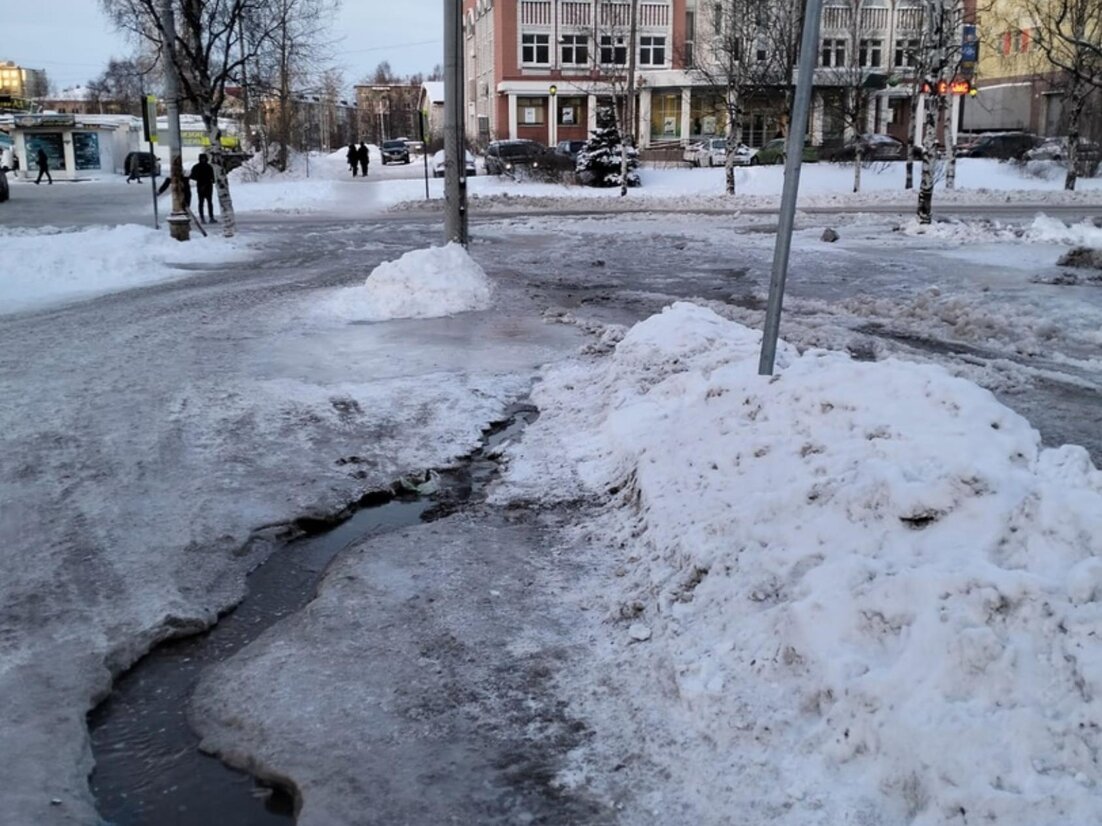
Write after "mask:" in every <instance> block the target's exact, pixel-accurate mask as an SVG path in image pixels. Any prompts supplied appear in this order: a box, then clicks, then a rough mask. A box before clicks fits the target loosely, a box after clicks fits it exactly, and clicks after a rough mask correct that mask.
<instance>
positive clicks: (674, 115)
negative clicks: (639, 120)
mask: <svg viewBox="0 0 1102 826" xmlns="http://www.w3.org/2000/svg"><path fill="white" fill-rule="evenodd" d="M650 133H651V137H652V138H659V139H666V140H668V139H670V138H679V137H681V94H680V92H679V93H677V94H672V95H671V94H665V93H663V92H658V93H656V94H655V95H654V96H653V97H652V98H651V114H650Z"/></svg>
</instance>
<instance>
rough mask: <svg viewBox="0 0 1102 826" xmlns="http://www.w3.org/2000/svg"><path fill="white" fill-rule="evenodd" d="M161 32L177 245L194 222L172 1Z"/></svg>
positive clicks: (164, 3)
mask: <svg viewBox="0 0 1102 826" xmlns="http://www.w3.org/2000/svg"><path fill="white" fill-rule="evenodd" d="M160 17H161V30H162V31H163V32H164V40H165V42H164V48H163V50H162V54H163V56H164V64H165V113H166V114H167V115H168V157H169V170H170V172H169V174H170V175H171V176H172V212H171V213H170V214H169V216H168V230H169V232H170V233H171V234H172V237H173V238H175V239H176V240H177V241H187V240H189V239H190V238H191V218H190V217H189V216H188V214H187V212H186V210H185V208H184V187H185V186H187V185H188V184H187V181H185V180H184V161H183V158H182V157H181V154H180V144H181V141H180V80H179V75H178V74H177V69H176V18H175V17H174V16H173V13H172V0H160Z"/></svg>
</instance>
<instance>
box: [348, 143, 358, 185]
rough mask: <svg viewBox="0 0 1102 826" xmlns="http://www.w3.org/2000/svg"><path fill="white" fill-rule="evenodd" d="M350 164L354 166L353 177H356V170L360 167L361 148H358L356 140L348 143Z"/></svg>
mask: <svg viewBox="0 0 1102 826" xmlns="http://www.w3.org/2000/svg"><path fill="white" fill-rule="evenodd" d="M347 157H348V165H349V166H350V167H352V177H353V178H355V177H356V170H357V169H358V168H359V161H360V150H359V149H357V148H356V144H355V142H353V143H350V144H348V156H347Z"/></svg>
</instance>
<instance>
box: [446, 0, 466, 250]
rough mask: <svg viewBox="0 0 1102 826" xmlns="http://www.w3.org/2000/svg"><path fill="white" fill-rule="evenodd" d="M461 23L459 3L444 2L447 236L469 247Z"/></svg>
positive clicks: (450, 239)
mask: <svg viewBox="0 0 1102 826" xmlns="http://www.w3.org/2000/svg"><path fill="white" fill-rule="evenodd" d="M462 20H463V10H462V8H461V5H460V0H444V236H445V238H446V239H447V240H448V241H455V242H456V243H458V244H462V245H463V246H467V241H468V235H467V162H466V147H467V142H466V140H465V139H464V135H463V109H464V106H463V100H464V90H463V86H464V83H463V25H462Z"/></svg>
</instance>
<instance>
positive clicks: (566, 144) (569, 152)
mask: <svg viewBox="0 0 1102 826" xmlns="http://www.w3.org/2000/svg"><path fill="white" fill-rule="evenodd" d="M584 148H585V141H559V142H558V143H557V144H555V154H556V155H562V156H564V157H567V158H570V160H572V161H576V160H578V153H579V152H581V151H582V150H583V149H584Z"/></svg>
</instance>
